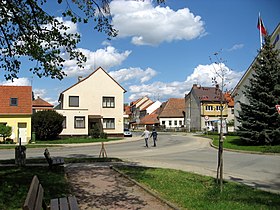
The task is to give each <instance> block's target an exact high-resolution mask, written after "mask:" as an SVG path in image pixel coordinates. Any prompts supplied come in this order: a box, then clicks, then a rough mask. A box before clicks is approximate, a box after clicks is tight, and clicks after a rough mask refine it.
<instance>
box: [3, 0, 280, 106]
mask: <svg viewBox="0 0 280 210" xmlns="http://www.w3.org/2000/svg"><path fill="white" fill-rule="evenodd" d="M46 9H47V10H48V12H49V13H51V14H53V15H55V16H57V17H59V18H61V17H60V16H61V11H62V10H63V9H64V8H63V6H62V7H61V6H60V7H57V5H56V4H54V3H53V2H52V1H51V3H47V4H46ZM111 12H112V15H113V22H112V23H113V24H114V26H115V28H116V29H118V30H119V35H118V36H117V37H116V38H114V39H112V40H110V41H108V40H107V39H106V36H105V35H104V34H102V33H98V32H96V31H94V30H93V27H92V26H91V25H90V24H86V25H85V24H73V23H70V22H69V21H67V20H66V19H62V18H61V21H64V22H65V23H66V24H68V25H69V27H70V29H69V32H78V33H80V34H81V36H82V39H81V42H80V43H79V44H78V48H79V50H81V51H82V52H83V53H84V54H85V55H86V56H87V57H88V61H87V63H85V68H84V69H79V68H78V67H77V66H76V65H75V62H72V61H69V60H66V62H65V68H64V71H65V72H66V73H67V75H68V76H67V77H65V78H64V79H63V80H61V81H59V80H54V79H50V78H37V77H36V76H35V75H32V74H31V73H30V72H29V71H28V67H29V66H28V65H29V64H28V63H23V65H22V67H21V70H20V74H19V75H18V76H19V79H16V80H15V81H14V83H11V81H5V80H4V76H3V72H1V73H0V84H3V85H7V84H8V85H11V84H12V85H32V87H33V91H34V93H35V96H40V97H41V98H43V99H45V100H47V101H48V102H50V103H52V104H57V100H58V97H59V94H60V92H62V91H63V90H65V89H67V88H68V87H69V86H71V85H73V84H75V83H76V82H77V78H78V76H87V75H88V74H90V73H91V72H92V71H94V70H95V69H96V68H97V67H98V66H101V67H103V68H104V69H105V70H106V71H107V72H108V73H109V74H110V75H111V76H112V77H113V78H114V79H115V80H116V81H118V82H119V83H120V85H122V86H123V87H124V88H125V89H126V90H127V92H126V93H125V102H131V101H133V100H136V99H137V98H140V97H142V96H144V95H147V96H149V97H150V98H151V99H152V100H160V101H166V100H167V99H168V98H171V97H173V98H183V97H184V95H185V94H187V93H188V92H189V91H190V89H191V87H192V85H193V84H194V83H197V84H200V85H202V86H212V81H211V78H212V77H213V76H215V70H219V68H220V67H222V68H223V69H225V70H226V71H225V72H226V75H225V79H226V87H225V89H227V90H230V89H232V88H234V86H235V84H236V83H237V82H238V81H239V79H240V78H241V76H242V75H243V73H244V72H245V71H246V69H247V68H248V67H249V66H250V64H251V62H252V61H253V59H254V57H255V56H256V54H257V50H258V49H259V48H260V37H259V31H258V29H257V20H258V14H259V12H260V14H261V17H262V19H263V22H264V25H265V27H266V29H267V30H268V32H269V33H272V32H273V31H274V29H275V28H276V26H277V25H278V24H279V22H280V1H279V0H228V1H226V0H166V3H165V4H161V5H157V4H155V3H154V2H152V1H149V0H143V1H124V0H114V1H112V3H111ZM215 52H219V54H218V58H221V59H222V61H223V63H222V65H221V66H216V65H215V64H214V63H213V62H215V61H217V60H216V57H215V56H214V53H215ZM209 57H211V58H212V61H211V60H210V59H209Z"/></svg>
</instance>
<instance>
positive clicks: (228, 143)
mask: <svg viewBox="0 0 280 210" xmlns="http://www.w3.org/2000/svg"><path fill="white" fill-rule="evenodd" d="M204 137H207V138H211V139H213V144H214V145H215V146H217V147H218V145H219V136H218V135H205V136H204ZM223 146H224V148H227V149H233V150H243V151H251V152H262V153H280V145H276V146H249V145H246V144H244V142H242V141H241V140H240V138H239V137H238V136H226V139H225V140H224V144H223Z"/></svg>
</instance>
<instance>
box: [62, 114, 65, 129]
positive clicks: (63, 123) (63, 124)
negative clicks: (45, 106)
mask: <svg viewBox="0 0 280 210" xmlns="http://www.w3.org/2000/svg"><path fill="white" fill-rule="evenodd" d="M62 127H63V128H66V117H65V116H64V117H63V122H62Z"/></svg>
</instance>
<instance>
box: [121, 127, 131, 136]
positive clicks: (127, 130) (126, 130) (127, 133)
mask: <svg viewBox="0 0 280 210" xmlns="http://www.w3.org/2000/svg"><path fill="white" fill-rule="evenodd" d="M123 136H124V137H132V133H131V131H130V130H129V129H127V128H125V129H124V131H123Z"/></svg>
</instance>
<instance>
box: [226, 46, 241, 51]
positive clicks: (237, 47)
mask: <svg viewBox="0 0 280 210" xmlns="http://www.w3.org/2000/svg"><path fill="white" fill-rule="evenodd" d="M243 47H244V44H235V45H233V46H232V47H231V48H229V49H228V51H234V50H239V49H242V48H243Z"/></svg>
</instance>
